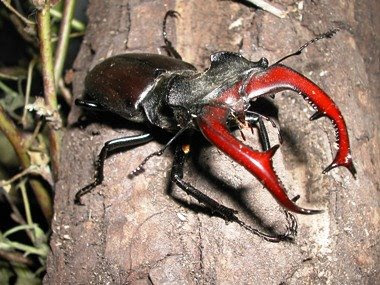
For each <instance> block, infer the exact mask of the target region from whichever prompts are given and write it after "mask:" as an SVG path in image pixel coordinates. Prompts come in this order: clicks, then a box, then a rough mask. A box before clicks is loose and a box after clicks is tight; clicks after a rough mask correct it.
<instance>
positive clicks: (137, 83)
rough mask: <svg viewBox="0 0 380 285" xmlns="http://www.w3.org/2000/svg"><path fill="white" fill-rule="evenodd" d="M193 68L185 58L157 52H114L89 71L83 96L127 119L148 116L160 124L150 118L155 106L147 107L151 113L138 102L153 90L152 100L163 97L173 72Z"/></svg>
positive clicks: (186, 70) (145, 119) (146, 99)
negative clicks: (113, 54) (116, 53)
mask: <svg viewBox="0 0 380 285" xmlns="http://www.w3.org/2000/svg"><path fill="white" fill-rule="evenodd" d="M194 71H196V69H195V67H194V66H192V65H191V64H189V63H187V62H184V61H182V60H178V59H175V58H171V57H167V56H162V55H158V54H137V53H133V54H132V53H131V54H123V55H117V56H114V57H110V58H108V59H106V60H104V61H102V62H101V63H99V64H98V65H96V66H95V67H94V68H93V69H92V70H91V71H90V72H89V73H88V75H87V77H86V80H85V98H86V99H90V100H92V101H94V102H96V103H97V104H99V105H101V106H102V107H103V108H104V109H105V110H108V111H111V112H113V113H116V114H118V115H120V116H122V117H124V118H126V119H128V120H131V121H135V122H145V121H147V120H148V121H150V122H151V123H153V124H156V125H157V124H158V125H159V122H154V121H152V120H154V118H153V117H154V115H155V113H156V111H157V110H156V111H152V110H151V109H150V110H147V112H150V113H151V114H147V113H146V110H145V109H146V108H144V106H142V105H141V102H142V101H143V100H145V101H149V100H148V97H152V95H153V94H152V92H153V93H156V94H154V97H157V98H156V99H155V100H153V101H157V100H160V101H162V100H164V98H163V97H165V96H166V95H167V94H166V93H167V92H168V86H166V85H167V84H169V81H170V77H171V76H172V75H173V74H182V73H187V72H191V73H194ZM160 85H161V86H160ZM158 91H159V92H160V94H157V92H158ZM150 101H152V100H150ZM154 103H155V107H154V108H153V109H157V108H158V105H159V104H160V102H154ZM157 104H158V105H157ZM151 105H152V104H151ZM152 107H153V106H152Z"/></svg>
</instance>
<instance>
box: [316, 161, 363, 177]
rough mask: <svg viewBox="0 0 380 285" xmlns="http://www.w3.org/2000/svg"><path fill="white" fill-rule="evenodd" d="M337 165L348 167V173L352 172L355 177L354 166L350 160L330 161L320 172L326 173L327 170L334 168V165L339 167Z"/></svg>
mask: <svg viewBox="0 0 380 285" xmlns="http://www.w3.org/2000/svg"><path fill="white" fill-rule="evenodd" d="M339 166H344V167H346V168H347V169H348V171H350V173H351V174H352V176H353V177H354V178H355V179H356V174H357V172H356V168H355V166H354V164H353V162H352V161H349V162H347V163H340V164H339V163H336V162H332V163H331V164H330V165H329V166H327V167H326V168H325V169H324V170H323V171H322V173H323V174H326V173H327V172H329V171H330V170H331V169H334V168H335V167H339Z"/></svg>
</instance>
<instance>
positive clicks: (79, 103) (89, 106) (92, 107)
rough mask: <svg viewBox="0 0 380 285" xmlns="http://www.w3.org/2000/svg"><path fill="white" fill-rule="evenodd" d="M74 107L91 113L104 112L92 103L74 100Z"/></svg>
mask: <svg viewBox="0 0 380 285" xmlns="http://www.w3.org/2000/svg"><path fill="white" fill-rule="evenodd" d="M75 105H77V106H79V107H82V108H86V109H90V110H93V111H104V108H103V107H102V106H100V105H99V104H98V103H95V102H94V101H89V100H82V99H75Z"/></svg>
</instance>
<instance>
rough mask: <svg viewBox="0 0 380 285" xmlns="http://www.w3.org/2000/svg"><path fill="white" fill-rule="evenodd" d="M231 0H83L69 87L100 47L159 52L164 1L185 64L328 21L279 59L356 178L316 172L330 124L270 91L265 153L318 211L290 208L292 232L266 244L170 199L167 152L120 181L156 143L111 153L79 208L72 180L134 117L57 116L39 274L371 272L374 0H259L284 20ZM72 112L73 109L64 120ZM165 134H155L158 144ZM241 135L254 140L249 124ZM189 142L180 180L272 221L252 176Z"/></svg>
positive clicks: (133, 130) (284, 41)
mask: <svg viewBox="0 0 380 285" xmlns="http://www.w3.org/2000/svg"><path fill="white" fill-rule="evenodd" d="M242 2H243V1H241V2H240V1H236V2H231V1H217V0H207V1H205V0H189V1H187V0H177V1H175V0H165V1H147V0H135V1H127V0H119V1H101V0H94V1H90V4H89V7H88V18H89V25H88V30H87V33H86V36H85V39H84V41H83V44H82V48H81V51H80V54H79V55H78V58H77V60H76V63H75V81H74V94H75V96H76V97H81V94H82V91H83V80H84V77H85V74H86V72H87V71H88V70H89V68H90V67H92V66H94V65H95V64H96V63H98V62H99V60H100V59H102V58H106V57H109V56H111V55H116V54H120V53H124V52H151V53H159V52H161V53H162V52H163V51H162V49H160V47H161V46H162V45H163V40H162V37H161V25H162V20H163V17H164V15H165V12H166V11H167V10H169V9H173V10H176V11H178V12H179V13H180V14H181V17H180V18H179V19H178V20H170V21H169V22H168V32H169V37H170V38H171V39H173V43H174V45H175V47H176V48H177V50H178V51H179V52H180V54H182V55H183V58H184V60H186V61H188V62H191V63H193V64H194V65H195V66H196V67H197V68H199V70H202V69H204V68H206V67H208V65H209V55H210V54H211V53H213V52H215V51H220V50H229V51H235V52H241V53H242V54H243V55H244V56H246V57H247V58H250V59H252V60H258V59H259V58H260V57H262V56H265V57H267V58H268V59H269V60H270V62H274V61H275V60H277V59H279V58H281V57H282V56H284V55H286V54H288V53H290V52H292V51H294V50H296V49H297V48H298V47H299V46H301V45H302V44H303V43H304V42H306V41H307V40H309V39H311V38H313V37H314V36H315V35H316V34H318V33H321V32H324V31H327V30H328V29H330V28H332V27H336V26H338V27H341V29H342V31H341V32H340V33H338V34H337V35H336V36H335V37H334V38H332V39H331V40H324V41H320V42H318V43H317V44H315V45H313V46H310V47H309V48H308V49H307V51H306V52H304V53H303V54H302V55H301V56H299V57H295V58H292V59H289V60H287V61H286V62H285V63H286V64H287V65H289V66H291V67H293V68H295V69H296V70H298V71H300V72H302V73H303V74H305V75H306V76H308V77H309V78H311V79H312V80H313V81H314V82H316V83H317V84H319V85H320V86H321V87H322V88H323V89H324V90H326V91H327V93H328V94H330V95H331V97H332V98H333V100H334V101H335V102H336V103H337V105H338V106H339V107H340V109H341V111H342V113H343V115H344V116H345V119H346V122H347V125H348V128H349V134H350V138H351V144H352V153H353V157H354V161H355V164H356V167H357V170H358V179H357V180H354V179H353V178H352V177H351V176H350V174H349V172H348V171H347V170H346V169H336V170H333V171H331V172H330V173H329V174H327V175H322V174H321V171H322V169H323V168H324V167H326V166H327V165H328V163H330V162H331V160H332V157H333V156H332V152H334V151H335V149H334V138H333V128H332V125H331V123H330V122H329V121H327V120H325V119H321V120H318V121H315V122H309V121H308V117H309V116H310V115H311V114H312V111H311V110H310V109H309V108H308V106H307V104H306V103H305V102H304V101H303V99H302V98H301V97H300V96H298V95H297V94H294V93H291V92H286V93H283V94H282V95H277V96H276V99H275V100H274V102H275V104H276V106H277V107H278V110H279V121H280V125H281V129H282V131H283V133H284V140H285V142H284V144H283V145H282V147H281V148H280V151H279V152H278V153H277V154H276V158H275V160H274V161H275V168H276V170H277V172H278V173H279V175H280V176H281V178H282V180H283V182H284V184H285V185H286V187H287V189H288V190H289V195H290V196H294V195H296V194H300V195H301V199H300V201H299V202H298V203H300V205H302V206H308V207H312V208H322V209H325V212H324V213H323V214H320V215H316V216H307V217H306V216H300V215H298V216H297V217H298V221H299V235H298V237H297V238H296V240H295V241H294V242H293V243H289V242H288V243H279V244H273V243H268V242H266V241H263V240H261V239H260V238H258V237H256V236H254V235H252V234H250V233H249V232H247V231H245V230H244V229H243V228H241V227H239V226H238V225H236V224H233V223H230V224H226V223H225V222H224V221H223V220H222V219H220V218H218V217H212V216H209V215H207V213H205V211H204V210H203V209H202V208H200V207H197V206H196V205H194V204H196V202H195V201H194V200H192V199H190V198H188V197H186V196H185V195H183V194H182V193H181V192H180V191H179V190H178V189H177V188H176V187H173V196H174V197H176V199H173V198H172V197H170V196H169V195H168V192H170V191H169V189H170V187H169V184H170V183H169V180H168V177H169V173H170V165H171V161H172V153H171V152H170V151H168V152H167V153H165V155H164V156H163V157H161V158H154V159H152V160H151V161H150V162H149V163H148V165H147V169H146V171H145V172H144V173H143V174H141V175H139V176H137V177H135V178H134V179H132V180H131V179H129V178H128V177H127V174H128V173H129V172H130V171H131V170H132V169H134V168H135V167H136V166H137V165H138V164H139V162H140V161H141V160H142V159H143V158H144V157H145V156H147V155H148V154H149V153H151V152H152V151H155V150H157V149H158V148H159V147H160V146H161V145H160V144H159V143H158V142H152V143H149V144H146V145H144V146H140V147H138V148H135V149H133V150H130V151H126V152H122V153H116V154H113V155H111V156H110V157H109V158H108V159H107V161H106V164H105V180H104V182H103V184H102V185H100V186H98V187H97V188H96V189H95V190H94V191H93V192H92V193H91V194H89V195H87V196H85V197H84V198H83V202H84V203H85V206H83V207H79V206H76V205H74V203H73V199H74V194H75V192H76V191H78V189H80V188H81V187H83V186H84V185H86V184H87V183H89V182H90V180H91V177H92V175H93V172H94V168H93V161H94V159H95V157H96V155H97V154H98V152H99V151H100V148H101V146H102V145H103V143H104V142H105V141H107V140H110V139H112V138H116V137H121V136H125V135H128V134H137V133H141V132H143V128H139V127H136V126H131V125H129V124H128V123H124V121H122V120H117V122H116V123H115V124H111V123H107V121H105V122H104V123H102V122H99V121H98V122H94V123H92V124H90V125H88V126H87V127H86V128H84V129H81V128H75V127H72V128H69V129H68V130H67V132H66V134H65V137H64V142H63V149H62V155H61V157H62V161H61V168H60V169H61V172H60V174H59V182H58V185H57V187H56V195H55V217H54V221H53V234H52V237H51V249H52V251H51V254H50V255H49V258H48V268H47V274H46V277H45V279H44V282H45V284H280V283H282V284H376V283H377V282H379V281H376V280H379V278H380V276H379V271H378V270H379V267H378V263H379V252H380V248H379V243H378V240H379V217H380V215H379V176H380V175H379V171H378V169H379V167H380V164H379V157H380V154H379V128H378V126H377V125H378V123H379V111H378V110H379V107H380V104H379V94H380V93H379V92H378V91H379V90H380V88H379V82H378V79H379V66H380V64H379V58H380V56H379V28H380V25H379V17H378V15H377V13H378V11H379V9H380V5H379V2H378V1H376V0H369V1H359V0H356V1H348V0H345V1H334V0H316V1H311V0H307V1H294V0H282V1H280V0H278V1H273V2H275V3H274V5H278V7H281V8H282V9H287V10H289V11H290V13H289V14H288V16H287V17H286V18H285V19H279V18H276V17H275V16H273V15H271V14H269V13H267V12H264V11H261V10H257V9H255V8H253V7H248V6H246V5H244V4H242ZM273 2H272V3H273ZM300 2H302V3H303V7H301V6H300V5H299V4H298V3H300ZM299 8H303V9H302V10H300V9H299ZM80 113H81V110H79V109H78V108H76V107H73V110H72V112H71V114H70V124H72V123H74V122H76V120H77V119H78V117H79V115H80ZM99 116H103V115H102V114H101V115H99ZM268 128H269V125H268ZM271 134H272V135H271V136H272V140H273V141H274V142H275V141H276V137H275V136H273V131H271ZM165 139H167V137H163V138H162V139H160V138H158V140H159V141H160V143H163V142H165ZM249 140H252V141H250V143H251V145H252V146H253V147H254V148H259V145H258V144H257V140H256V139H255V136H250V137H249ZM194 144H195V145H196V146H202V147H198V148H195V149H194V153H193V159H191V160H190V161H189V163H188V165H187V166H186V167H187V170H186V172H185V177H186V179H187V181H190V182H191V183H193V184H194V185H196V186H197V187H198V188H199V189H202V190H203V191H204V192H205V193H207V194H209V195H211V196H212V197H214V198H215V199H217V200H218V201H220V202H223V203H224V204H226V205H228V206H230V207H234V208H236V209H238V210H239V214H240V216H241V217H242V218H243V219H244V220H245V221H246V222H248V223H249V224H251V225H252V226H255V227H258V228H261V229H263V228H265V229H269V230H272V231H275V232H278V233H280V232H281V231H283V230H284V217H283V215H282V213H281V212H280V209H279V206H278V205H277V204H276V202H275V201H274V199H273V198H272V197H271V196H270V195H269V194H268V193H267V191H266V190H264V189H263V187H262V186H261V185H260V183H259V182H258V181H257V180H256V179H255V178H254V177H252V176H251V175H250V174H249V173H247V172H246V171H245V170H244V169H242V168H241V167H240V166H239V165H237V164H236V163H233V162H232V161H231V160H230V159H229V158H227V157H226V156H225V155H223V154H222V153H220V152H219V151H218V150H216V148H215V147H211V146H209V145H208V144H207V143H206V142H205V141H203V140H202V138H201V136H199V137H197V138H195V139H194ZM377 284H379V283H377Z"/></svg>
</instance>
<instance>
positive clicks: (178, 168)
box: [171, 145, 296, 242]
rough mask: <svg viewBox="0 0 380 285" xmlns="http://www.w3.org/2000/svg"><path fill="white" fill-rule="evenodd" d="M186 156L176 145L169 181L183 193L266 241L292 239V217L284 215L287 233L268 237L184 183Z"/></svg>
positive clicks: (235, 212) (179, 146)
mask: <svg viewBox="0 0 380 285" xmlns="http://www.w3.org/2000/svg"><path fill="white" fill-rule="evenodd" d="M187 154H188V151H184V149H183V146H182V145H178V146H177V148H176V150H175V155H174V163H173V168H172V173H171V181H172V182H174V183H175V184H176V185H177V186H178V187H179V188H180V189H182V190H183V191H185V192H186V193H187V194H188V195H190V196H192V197H194V198H195V199H197V200H198V202H200V203H202V204H204V205H206V206H207V207H208V208H210V209H211V211H212V212H214V213H217V214H218V215H220V216H221V217H222V218H223V219H224V220H226V221H228V222H236V223H238V224H239V225H240V226H242V227H243V228H245V229H246V230H248V231H250V232H251V233H253V234H255V235H257V236H259V237H261V238H263V239H265V240H266V241H270V242H280V241H283V240H288V239H292V238H293V237H294V236H295V234H296V231H294V229H295V228H296V227H295V226H294V225H295V224H296V221H295V218H294V216H293V215H291V214H289V213H286V214H287V217H288V215H290V216H289V218H288V219H287V221H288V227H287V231H286V233H285V234H283V235H268V234H266V233H263V232H261V231H259V230H257V229H254V228H252V227H251V226H249V225H247V224H245V223H244V222H243V221H241V220H240V219H239V218H238V217H237V216H236V214H237V213H238V212H237V211H236V210H234V209H231V208H228V207H226V206H224V205H222V204H220V203H218V202H217V201H215V200H214V199H212V198H210V197H209V196H207V195H206V194H204V193H202V192H201V191H199V190H198V189H196V188H195V187H193V186H192V185H191V184H189V183H188V182H185V181H184V180H183V168H184V163H185V159H186V156H187Z"/></svg>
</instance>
